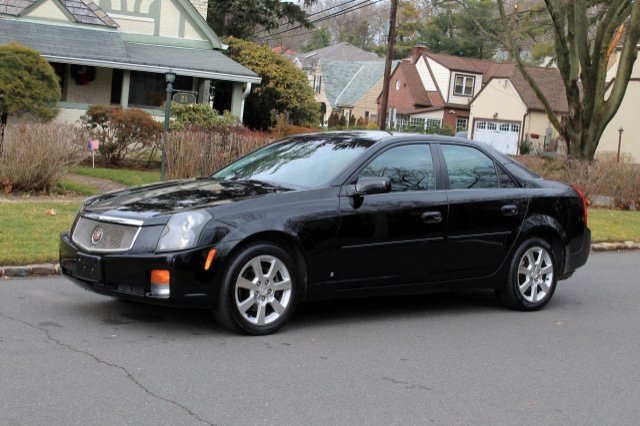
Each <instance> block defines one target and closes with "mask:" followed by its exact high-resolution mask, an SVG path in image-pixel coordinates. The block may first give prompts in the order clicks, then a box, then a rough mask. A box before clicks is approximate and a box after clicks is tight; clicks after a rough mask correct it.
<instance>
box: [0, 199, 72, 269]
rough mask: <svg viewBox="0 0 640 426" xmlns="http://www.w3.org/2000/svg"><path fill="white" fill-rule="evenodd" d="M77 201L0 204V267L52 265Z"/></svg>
mask: <svg viewBox="0 0 640 426" xmlns="http://www.w3.org/2000/svg"><path fill="white" fill-rule="evenodd" d="M79 206H80V201H18V202H0V265H24V264H30V263H41V262H54V261H56V260H57V258H58V236H59V234H60V233H61V232H62V231H64V230H65V229H69V228H70V227H71V224H72V222H73V218H74V217H75V214H76V212H77V211H78V208H79Z"/></svg>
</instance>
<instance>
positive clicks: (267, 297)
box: [214, 243, 298, 335]
mask: <svg viewBox="0 0 640 426" xmlns="http://www.w3.org/2000/svg"><path fill="white" fill-rule="evenodd" d="M297 283H298V275H297V269H296V268H295V263H294V262H293V259H292V258H291V256H290V255H289V254H288V253H287V252H285V251H284V250H283V249H281V248H280V247H278V246H275V245H272V244H266V243H261V244H253V245H250V246H248V247H247V248H245V249H244V250H243V251H242V252H240V253H239V254H238V255H237V256H236V257H235V258H234V259H233V260H232V262H231V264H230V267H229V269H228V270H227V271H226V273H225V277H224V280H223V285H222V288H221V289H220V295H219V298H218V303H217V306H216V308H215V311H214V313H215V315H216V319H217V320H218V322H220V323H221V324H223V325H225V326H226V327H228V328H231V329H232V330H235V331H240V332H243V333H246V334H255V335H262V334H270V333H273V332H275V331H277V330H278V329H279V328H280V327H282V325H284V323H285V322H286V321H287V320H288V319H289V318H290V317H291V316H292V315H293V311H294V310H295V307H296V305H297V302H298V289H297Z"/></svg>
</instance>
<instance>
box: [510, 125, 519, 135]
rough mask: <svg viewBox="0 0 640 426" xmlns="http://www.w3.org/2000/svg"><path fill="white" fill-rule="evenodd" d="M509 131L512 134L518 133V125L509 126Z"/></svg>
mask: <svg viewBox="0 0 640 426" xmlns="http://www.w3.org/2000/svg"><path fill="white" fill-rule="evenodd" d="M511 131H512V132H513V133H520V125H519V124H512V125H511Z"/></svg>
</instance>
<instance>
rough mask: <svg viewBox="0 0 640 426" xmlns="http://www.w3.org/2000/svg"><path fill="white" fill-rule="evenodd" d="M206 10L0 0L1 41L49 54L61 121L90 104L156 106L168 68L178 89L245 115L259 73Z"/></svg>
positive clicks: (182, 1)
mask: <svg viewBox="0 0 640 426" xmlns="http://www.w3.org/2000/svg"><path fill="white" fill-rule="evenodd" d="M196 7H197V8H196ZM205 15H206V2H205V1H201V0H198V1H194V4H192V3H191V2H189V1H187V0H138V1H135V2H134V1H126V0H122V1H121V0H96V1H91V0H2V1H0V43H7V42H9V41H17V42H19V43H22V44H24V45H27V46H29V47H31V48H34V49H36V50H38V51H39V52H40V54H41V55H42V56H43V57H44V58H45V59H46V60H47V61H49V63H50V64H51V65H52V67H53V68H54V70H55V71H56V73H57V74H58V77H59V79H60V83H61V87H62V100H61V111H60V115H59V116H58V118H57V119H58V120H60V121H65V122H75V121H77V120H78V118H79V117H80V116H81V115H82V114H83V113H84V111H85V110H86V108H87V107H88V106H89V105H91V104H120V105H122V106H123V107H128V106H135V107H139V108H144V109H147V110H149V111H150V112H153V113H156V114H158V113H159V111H158V108H159V107H160V106H161V105H162V104H163V102H164V101H165V98H166V81H165V76H166V74H167V73H173V74H175V75H176V77H175V83H174V89H175V90H178V91H184V92H190V93H192V94H193V95H195V97H196V99H197V102H199V103H210V104H211V105H212V106H213V107H215V108H216V109H218V110H219V111H222V110H225V109H228V110H230V111H231V112H232V113H233V114H234V115H236V116H237V117H239V118H242V115H243V109H244V99H245V98H246V96H247V95H248V93H249V91H250V90H251V85H252V84H257V83H260V77H259V76H258V75H256V74H255V73H254V72H252V71H250V70H249V69H247V68H245V67H243V66H242V65H240V64H238V63H236V62H234V61H232V60H231V59H229V58H228V57H226V56H225V55H224V53H223V52H224V49H225V46H224V45H223V44H222V42H221V41H220V39H219V38H218V37H217V36H216V34H215V33H214V32H213V31H212V30H211V29H210V28H209V26H208V25H207V23H206V21H205V18H204V16H205Z"/></svg>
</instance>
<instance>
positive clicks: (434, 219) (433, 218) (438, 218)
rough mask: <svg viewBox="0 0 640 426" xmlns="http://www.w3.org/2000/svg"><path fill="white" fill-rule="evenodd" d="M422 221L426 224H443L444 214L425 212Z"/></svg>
mask: <svg viewBox="0 0 640 426" xmlns="http://www.w3.org/2000/svg"><path fill="white" fill-rule="evenodd" d="M422 221H423V222H424V223H440V222H442V213H440V212H424V213H422Z"/></svg>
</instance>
